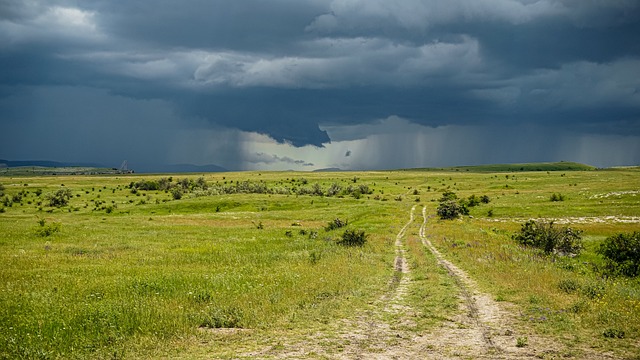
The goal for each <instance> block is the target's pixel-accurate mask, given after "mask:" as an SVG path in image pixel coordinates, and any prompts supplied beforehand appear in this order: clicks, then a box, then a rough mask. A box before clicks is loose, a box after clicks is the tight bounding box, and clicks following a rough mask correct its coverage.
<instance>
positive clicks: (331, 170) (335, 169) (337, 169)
mask: <svg viewBox="0 0 640 360" xmlns="http://www.w3.org/2000/svg"><path fill="white" fill-rule="evenodd" d="M334 171H344V170H342V169H340V168H324V169H317V170H313V172H334Z"/></svg>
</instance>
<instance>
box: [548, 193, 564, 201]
mask: <svg viewBox="0 0 640 360" xmlns="http://www.w3.org/2000/svg"><path fill="white" fill-rule="evenodd" d="M549 199H550V200H551V201H554V202H555V201H564V195H562V194H560V193H557V194H556V193H553V194H551V197H550V198H549Z"/></svg>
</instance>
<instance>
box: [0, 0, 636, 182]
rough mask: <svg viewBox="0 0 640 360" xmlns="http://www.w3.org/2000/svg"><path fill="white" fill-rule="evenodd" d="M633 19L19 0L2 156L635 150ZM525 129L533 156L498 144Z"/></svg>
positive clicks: (485, 7) (251, 159) (12, 22)
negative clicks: (462, 144) (454, 144)
mask: <svg viewBox="0 0 640 360" xmlns="http://www.w3.org/2000/svg"><path fill="white" fill-rule="evenodd" d="M638 33H640V3H639V2H637V1H634V0H607V1H605V0H602V1H600V0H597V1H573V0H539V1H535V0H477V1H462V0H446V1H445V0H403V1H388V0H366V1H365V0H313V1H304V2H301V1H294V0H272V1H259V0H247V1H242V2H238V1H231V0H218V1H204V0H193V1H188V2H162V3H157V2H153V1H149V0H134V1H127V2H110V1H101V0H88V1H83V2H77V1H65V0H54V1H38V0H27V1H18V0H9V1H5V2H3V3H2V4H0V69H1V70H0V121H1V122H2V124H1V125H2V127H3V128H4V129H5V134H6V137H7V138H8V139H7V140H6V141H3V144H2V145H1V146H0V155H1V156H0V157H11V158H21V159H25V158H44V157H55V159H52V160H83V161H84V160H90V161H94V160H99V161H106V162H111V163H119V162H120V161H121V159H122V158H130V159H135V161H139V162H155V163H162V162H171V161H175V162H190V163H218V164H221V165H224V166H228V167H230V168H233V169H245V168H282V167H287V166H288V168H295V169H310V168H317V167H323V166H329V165H335V164H337V163H339V162H340V161H343V160H344V158H346V157H345V156H344V155H345V154H346V153H347V151H352V155H351V156H349V157H348V158H349V159H348V160H350V163H348V164H343V165H346V166H347V167H350V168H356V167H358V168H376V167H393V166H392V164H393V160H392V159H387V160H385V156H386V155H385V154H390V153H389V152H385V153H384V154H378V155H376V158H378V159H380V161H378V162H376V161H374V160H366V161H365V160H363V159H364V158H363V157H362V156H361V155H358V154H359V151H360V150H359V149H360V147H362V146H367V147H368V149H367V150H366V151H368V152H369V153H372V154H376V153H377V152H378V149H380V148H385V147H386V146H387V145H385V144H384V143H385V142H387V141H391V142H395V143H396V144H400V145H398V146H391V145H389V146H390V147H391V148H396V149H402V150H403V151H406V152H412V151H413V152H416V151H422V152H424V151H429V150H430V149H432V148H430V147H429V146H427V145H425V144H437V143H441V142H442V141H444V140H443V139H445V138H446V137H447V136H449V135H447V133H450V134H453V133H456V134H457V136H461V137H464V136H467V138H470V137H469V136H470V134H471V133H478V134H481V137H482V138H483V139H487V140H486V143H484V142H473V144H474V146H475V148H469V149H466V152H462V150H461V149H460V155H459V156H456V157H451V156H449V157H446V156H447V155H446V154H445V155H442V156H445V157H444V158H438V159H436V158H433V157H430V156H426V155H424V154H423V155H415V154H414V155H408V153H407V154H405V155H404V156H403V155H402V154H399V153H397V152H393V154H395V155H389V156H403V157H402V158H403V159H414V160H412V161H404V160H403V161H399V160H397V163H398V164H402V166H409V167H413V166H431V165H435V164H436V163H438V164H440V162H441V161H440V160H441V159H445V160H446V161H451V162H455V164H466V163H481V162H505V161H525V160H528V159H535V160H560V158H559V157H560V156H561V155H572V154H571V153H570V152H567V151H566V150H562V149H563V148H564V147H563V146H566V144H574V145H572V146H577V147H580V148H581V149H587V150H584V151H582V152H581V153H580V154H577V153H574V154H573V155H572V156H575V157H576V158H575V159H563V160H577V158H580V160H581V161H585V162H590V163H595V162H598V163H600V164H599V165H602V166H608V165H619V164H621V163H620V162H621V161H624V162H631V163H640V152H637V151H636V150H637V147H634V145H633V144H634V143H635V142H636V141H637V140H639V139H640V92H639V91H638V89H639V88H640V76H639V75H640V42H638V41H637V36H636V35H635V34H638ZM388 119H392V120H388ZM393 119H396V120H393ZM397 119H401V121H400V122H398V121H399V120H397ZM394 121H395V126H391V127H390V126H387V125H388V124H393V123H394ZM380 124H387V125H385V126H382V125H380ZM425 129H438V130H436V131H433V132H432V133H433V134H435V135H433V136H435V137H431V136H427V137H426V138H425V137H421V138H419V137H415V136H413V135H415V134H416V133H423V132H424V130H425ZM443 129H450V130H449V131H444V130H443ZM451 129H457V130H455V131H453V130H451ZM526 129H536V134H540V135H539V136H537V137H535V138H530V139H528V140H527V141H526V144H528V145H526V146H525V145H518V148H519V149H521V150H519V151H518V152H517V154H519V158H512V156H505V155H502V156H499V153H500V152H497V151H496V147H495V144H496V143H497V142H498V141H501V140H503V139H504V138H503V137H502V136H503V135H504V134H509V136H512V137H513V136H515V137H516V138H517V137H518V136H522V134H524V131H525V130H526ZM380 131H383V133H380ZM452 131H453V132H452ZM221 134H226V135H225V136H222V135H221ZM231 134H233V136H231ZM258 134H262V135H264V137H263V136H260V135H258ZM346 134H350V135H348V136H347V135H346ZM394 134H398V136H394ZM465 134H466V135H465ZM550 134H551V135H550ZM107 136H108V137H107ZM186 137H192V140H191V141H189V140H188V139H186ZM345 137H348V139H346V138H345ZM107 138H108V139H109V140H106V139H107ZM550 139H552V140H550ZM578 139H579V140H578ZM341 141H347V142H348V141H352V142H353V141H359V143H358V144H357V147H358V148H356V147H354V148H352V149H340V151H339V152H340V153H338V151H337V150H336V152H335V153H333V150H330V148H336V149H337V148H338V147H337V146H336V143H339V142H341ZM550 141H551V142H556V143H557V144H565V145H562V146H561V145H558V146H552V147H550V148H549V147H547V146H541V144H546V143H548V142H550ZM354 146H356V144H354ZM432 146H435V145H432ZM590 146H592V148H593V149H603V146H604V147H607V146H610V147H612V148H611V149H609V151H608V152H609V153H611V154H612V155H611V156H610V157H609V158H607V157H606V156H604V157H603V156H601V155H599V154H600V153H598V152H593V151H588V149H589V147H590ZM315 147H320V148H315ZM323 147H324V150H323ZM295 148H298V149H299V150H298V151H297V152H298V153H306V154H308V155H307V156H309V157H307V158H301V157H300V156H295V151H294V153H291V151H290V150H288V149H295ZM307 148H308V149H312V150H309V151H306V150H305V149H307ZM269 149H271V150H269ZM313 149H315V150H313ZM550 149H554V151H555V152H554V151H551V150H550ZM633 151H636V152H635V154H634V153H633ZM496 153H498V154H496ZM624 153H629V154H632V156H622V157H621V156H618V155H614V154H624ZM203 154H207V155H206V156H205V155H203ZM349 154H351V152H349ZM584 154H592V155H590V156H592V157H593V159H591V158H589V157H585V155H584ZM449 155H450V154H449ZM596 155H597V156H596ZM358 159H360V160H358ZM357 161H360V163H358V162H357ZM130 162H131V161H130ZM455 164H451V165H455Z"/></svg>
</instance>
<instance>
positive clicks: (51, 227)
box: [36, 219, 62, 237]
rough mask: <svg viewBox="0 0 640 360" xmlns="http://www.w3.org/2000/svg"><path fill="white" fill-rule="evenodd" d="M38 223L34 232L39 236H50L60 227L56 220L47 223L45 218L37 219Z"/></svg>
mask: <svg viewBox="0 0 640 360" xmlns="http://www.w3.org/2000/svg"><path fill="white" fill-rule="evenodd" d="M38 225H39V227H38V228H37V229H36V234H37V235H38V236H41V237H48V236H51V235H53V234H55V233H57V232H58V231H60V228H61V227H62V226H61V225H60V223H57V222H52V223H50V224H47V221H46V220H45V219H39V220H38Z"/></svg>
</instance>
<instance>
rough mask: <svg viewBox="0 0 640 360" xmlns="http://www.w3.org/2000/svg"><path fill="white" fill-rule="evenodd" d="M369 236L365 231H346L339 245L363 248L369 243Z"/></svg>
mask: <svg viewBox="0 0 640 360" xmlns="http://www.w3.org/2000/svg"><path fill="white" fill-rule="evenodd" d="M367 237H368V236H367V234H365V232H364V231H363V230H345V232H344V234H342V239H340V240H339V241H338V244H340V245H344V246H363V245H364V244H365V243H366V242H367Z"/></svg>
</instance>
